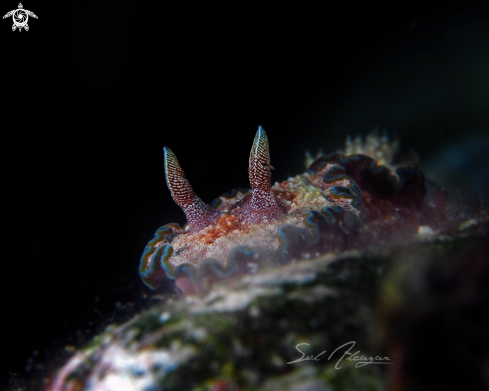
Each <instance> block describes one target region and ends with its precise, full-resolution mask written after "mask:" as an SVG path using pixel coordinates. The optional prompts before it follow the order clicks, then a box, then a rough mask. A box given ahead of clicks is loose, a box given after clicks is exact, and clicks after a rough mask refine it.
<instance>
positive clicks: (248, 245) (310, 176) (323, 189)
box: [139, 126, 445, 294]
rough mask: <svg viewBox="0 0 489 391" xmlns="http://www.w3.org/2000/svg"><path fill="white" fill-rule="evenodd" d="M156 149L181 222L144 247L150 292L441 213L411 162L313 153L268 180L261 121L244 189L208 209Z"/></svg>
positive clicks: (332, 247)
mask: <svg viewBox="0 0 489 391" xmlns="http://www.w3.org/2000/svg"><path fill="white" fill-rule="evenodd" d="M164 155H165V158H164V162H165V164H164V165H165V174H166V181H167V185H168V188H169V189H170V192H171V195H172V197H173V199H174V201H175V202H176V203H177V204H178V205H179V206H180V207H181V208H182V210H183V211H184V213H185V216H186V218H187V221H188V229H186V230H184V229H183V228H181V227H180V226H179V225H178V224H175V223H171V224H167V225H164V226H162V227H160V228H159V229H158V230H157V231H156V233H155V236H154V238H153V239H152V240H151V241H150V242H149V243H148V244H147V246H146V248H145V250H144V253H143V255H142V257H141V260H140V266H139V272H140V276H141V279H142V281H143V282H144V283H145V284H146V285H147V286H148V287H150V288H151V289H157V288H158V287H159V286H160V284H161V283H162V281H163V280H164V279H170V280H174V281H175V283H176V284H177V286H178V287H179V288H180V289H181V290H183V291H184V292H185V293H187V294H195V293H200V292H203V291H205V290H207V289H209V288H210V287H211V286H212V285H213V284H214V283H216V282H217V281H219V280H221V279H223V278H232V277H235V276H239V275H242V274H244V273H256V272H257V271H258V270H259V269H260V268H263V267H270V266H274V265H280V264H283V263H286V262H291V261H298V260H301V259H307V258H311V257H317V256H320V255H322V254H324V253H327V252H330V251H343V250H345V249H349V248H359V247H361V246H366V245H369V244H371V243H375V242H379V241H382V240H386V239H388V238H389V237H392V235H394V234H405V233H408V232H414V233H415V232H416V231H417V229H418V226H420V225H427V224H437V223H438V222H439V221H440V220H441V218H442V216H443V215H444V209H445V198H444V194H442V192H441V191H439V190H438V189H435V190H434V191H432V192H430V193H428V191H427V185H426V181H425V179H424V175H423V173H422V172H421V171H420V170H419V169H417V168H416V167H414V166H409V167H402V168H397V169H396V170H395V171H393V170H392V169H390V168H388V167H386V166H383V165H379V164H378V163H377V161H376V160H375V159H374V158H372V157H369V156H366V155H362V154H352V155H349V156H345V155H343V154H338V153H337V154H332V155H328V156H322V157H319V158H318V159H316V160H315V161H314V162H313V163H312V164H311V166H310V167H309V170H308V171H307V172H305V173H303V174H301V175H297V176H296V177H294V178H289V179H288V180H286V181H283V182H281V183H275V184H274V185H273V186H272V184H271V170H272V167H271V165H270V151H269V143H268V137H267V135H266V133H265V131H264V129H263V128H262V127H261V126H260V127H259V128H258V131H257V132H256V135H255V138H254V140H253V146H252V149H251V153H250V158H249V179H250V185H251V190H249V191H248V190H235V191H234V192H232V193H230V194H225V195H223V196H221V197H219V198H218V199H217V200H216V202H215V203H214V204H213V206H210V205H206V204H205V203H204V202H203V201H202V200H201V199H200V198H199V197H198V196H197V195H196V193H195V192H194V190H193V189H192V187H191V185H190V183H189V182H188V180H187V179H186V178H185V175H184V173H183V170H182V169H181V167H180V164H179V162H178V160H177V158H176V156H175V154H174V153H173V152H172V151H171V150H170V149H169V148H167V147H165V148H164Z"/></svg>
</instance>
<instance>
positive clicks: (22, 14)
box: [3, 3, 38, 31]
mask: <svg viewBox="0 0 489 391" xmlns="http://www.w3.org/2000/svg"><path fill="white" fill-rule="evenodd" d="M9 16H11V17H12V20H13V21H14V24H13V25H12V31H15V30H16V29H19V31H22V28H24V29H25V31H29V25H28V24H27V21H28V20H29V16H32V17H33V18H36V19H38V17H37V15H36V14H35V13H34V12H32V11H29V10H26V9H24V7H23V6H22V3H19V8H17V9H16V10H12V11H10V12H7V13H6V14H5V15H4V16H3V19H5V18H8V17H9Z"/></svg>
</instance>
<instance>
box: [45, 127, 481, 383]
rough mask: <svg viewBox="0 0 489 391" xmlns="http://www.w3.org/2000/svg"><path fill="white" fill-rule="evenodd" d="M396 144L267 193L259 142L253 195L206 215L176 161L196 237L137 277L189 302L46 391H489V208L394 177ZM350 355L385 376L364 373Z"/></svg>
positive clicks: (158, 256) (72, 366) (113, 334)
mask: <svg viewBox="0 0 489 391" xmlns="http://www.w3.org/2000/svg"><path fill="white" fill-rule="evenodd" d="M396 145H397V144H396V143H395V142H393V141H389V140H388V139H387V138H385V137H377V136H369V137H368V138H367V139H366V141H360V140H358V139H357V140H354V141H351V140H349V141H347V144H346V146H345V151H346V152H345V153H335V154H332V155H326V156H319V157H317V158H316V159H311V158H310V157H309V163H308V167H309V169H308V171H307V172H306V173H304V174H302V175H299V176H297V177H295V178H290V179H288V180H287V181H284V182H281V183H276V184H275V185H273V186H271V184H270V185H267V183H268V182H267V181H269V179H270V171H269V170H270V168H271V167H270V160H269V155H268V141H267V140H266V135H265V133H264V131H263V130H262V129H259V131H258V133H257V136H256V137H255V143H254V144H253V149H252V153H251V156H250V182H251V187H252V189H251V191H246V190H237V191H235V192H233V193H230V194H226V195H224V196H221V197H220V198H219V199H218V200H217V201H216V202H214V203H213V205H212V206H209V205H205V204H204V203H203V202H202V201H201V200H200V199H199V198H198V197H197V196H196V195H195V193H194V192H193V189H192V188H191V187H190V185H189V184H188V182H187V181H186V179H185V177H184V175H183V171H182V170H181V168H180V166H179V164H178V161H177V160H176V157H175V155H174V154H173V153H172V152H171V151H170V150H169V149H166V150H165V169H166V174H167V181H168V186H169V188H170V191H171V192H172V195H173V197H174V199H175V201H176V202H177V203H178V204H179V205H180V206H181V207H182V209H183V210H184V212H185V214H186V216H187V220H188V223H189V224H188V227H187V228H186V229H183V228H181V227H180V226H178V225H176V224H168V225H166V226H163V227H161V228H160V229H158V231H157V233H156V235H155V238H154V239H153V240H152V241H150V242H149V243H148V246H147V247H146V249H145V252H144V254H143V257H142V258H141V267H140V272H141V277H142V279H143V281H144V282H145V283H146V284H147V285H148V286H150V287H151V288H153V289H156V288H158V285H159V284H160V283H162V282H163V281H164V279H167V280H169V281H171V280H172V279H173V280H175V282H176V286H177V287H179V289H180V290H182V291H183V294H180V295H179V296H177V297H173V296H169V295H168V296H161V295H156V296H155V297H159V300H160V301H159V302H158V303H157V304H155V305H153V306H151V307H150V308H149V309H148V310H146V311H144V312H142V313H141V314H139V315H136V316H135V317H134V318H133V319H131V320H130V321H128V322H126V323H125V324H122V325H111V326H109V327H108V328H107V329H106V330H105V332H104V333H102V334H100V335H99V336H97V337H95V338H94V339H93V341H92V342H91V343H90V344H89V345H87V346H85V347H84V348H83V349H80V350H78V351H76V352H74V354H73V356H72V357H71V358H70V359H69V360H68V361H67V362H66V364H65V365H64V366H63V367H62V368H60V369H59V370H58V371H57V373H55V374H53V375H52V376H51V377H50V378H49V379H48V383H49V384H48V386H47V390H48V391H82V390H85V391H160V390H161V391H163V390H209V391H232V390H233V391H234V390H259V391H260V390H263V391H265V390H280V391H299V390H300V391H303V390H324V391H326V390H340V391H341V390H345V391H346V390H376V391H384V390H387V389H392V390H398V391H411V390H416V391H420V390H433V389H449V388H450V386H452V385H455V386H457V387H458V388H459V389H487V387H489V382H488V380H487V377H485V376H484V373H487V362H489V361H488V360H489V356H488V354H487V352H489V349H486V347H487V346H489V340H488V338H487V333H486V332H485V331H486V330H487V329H488V327H489V317H488V316H487V311H486V309H487V306H489V290H488V287H489V266H488V265H489V264H488V263H487V251H488V242H487V240H486V236H487V233H488V230H489V223H488V222H489V213H488V211H487V208H486V204H485V202H483V200H482V199H481V198H479V200H480V201H481V202H479V203H476V204H473V205H471V202H469V201H467V200H465V201H464V202H460V203H459V205H458V206H457V207H456V208H454V207H447V206H446V195H445V193H444V192H443V191H442V190H440V189H439V188H438V187H436V186H434V185H432V184H431V183H430V182H429V181H427V180H426V179H425V178H424V176H423V174H422V172H421V171H420V170H419V169H417V168H416V167H414V166H399V167H395V166H394V165H393V164H392V156H393V155H394V151H395V149H396ZM366 154H368V155H370V156H367V155H366ZM380 163H382V164H380ZM255 190H257V191H256V195H255ZM486 198H487V197H486ZM221 279H225V281H220V280H221ZM351 342H354V343H355V346H354V347H353V348H352V350H351V351H350V353H351V354H349V353H345V352H346V350H341V349H344V347H345V344H348V343H351ZM298 344H304V345H300V348H301V352H304V357H306V360H303V361H298V362H294V361H296V360H298V359H300V358H301V356H302V354H301V353H300V352H299V351H298V349H297V345H298ZM341 347H343V348H341ZM338 348H340V350H339V351H336V349H338ZM323 351H325V353H324V354H321V353H322V352H323ZM335 351H336V353H333V352H335ZM356 351H359V354H358V355H357V356H360V355H361V356H364V357H366V358H365V359H364V361H369V358H370V357H375V358H377V357H381V358H385V357H387V358H388V361H389V365H363V366H362V365H360V366H359V365H358V358H357V359H355V358H354V357H355V356H354V355H353V353H354V352H356Z"/></svg>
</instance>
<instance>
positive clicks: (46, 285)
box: [0, 0, 489, 384]
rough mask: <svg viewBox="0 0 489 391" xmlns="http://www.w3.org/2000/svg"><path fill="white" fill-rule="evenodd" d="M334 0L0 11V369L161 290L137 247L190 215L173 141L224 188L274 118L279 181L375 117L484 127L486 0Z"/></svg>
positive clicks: (416, 140)
mask: <svg viewBox="0 0 489 391" xmlns="http://www.w3.org/2000/svg"><path fill="white" fill-rule="evenodd" d="M336 3H338V2H328V3H324V4H319V3H318V4H317V5H314V6H313V5H309V6H300V7H299V6H298V5H297V4H294V5H293V6H291V7H287V6H285V5H284V4H282V5H277V7H275V8H269V7H262V8H259V7H254V8H251V7H250V6H249V5H248V4H247V3H244V2H242V3H239V4H234V3H233V4H231V3H229V4H228V5H226V6H222V5H220V6H213V5H208V4H206V3H200V5H198V6H196V5H195V4H193V3H192V4H191V3H185V4H183V3H182V4H181V5H179V6H178V7H177V6H175V5H169V3H163V2H162V3H159V2H149V1H140V2H137V3H136V2H131V1H127V0H126V1H117V2H115V1H114V2H111V1H104V2H99V1H97V2H96V1H72V2H69V3H67V2H64V3H62V4H61V3H59V4H54V3H52V4H51V5H49V4H48V3H45V2H43V3H40V2H35V1H30V2H24V3H23V4H24V7H25V8H26V9H29V10H31V11H33V12H35V13H36V14H37V16H38V17H39V19H33V18H30V19H29V26H30V30H29V31H28V32H26V31H22V32H21V33H19V32H18V31H15V32H12V31H11V25H12V20H11V19H10V18H9V19H5V20H2V23H1V25H0V31H1V37H2V38H1V42H2V47H1V54H0V56H1V59H2V74H1V78H2V84H1V91H2V106H1V110H2V124H1V133H0V134H1V138H0V140H1V141H0V148H1V154H0V156H1V166H0V167H1V178H2V179H1V194H2V202H1V204H0V216H1V226H2V232H3V233H2V235H1V239H2V240H1V242H2V248H1V252H0V254H1V257H2V259H1V263H2V269H1V270H2V271H1V274H0V275H1V280H2V283H1V287H2V292H1V293H2V296H1V297H2V301H1V302H2V310H1V313H2V319H3V321H2V324H3V326H4V327H3V333H2V339H1V341H2V342H1V343H2V350H1V351H2V355H1V356H2V360H5V363H3V364H2V367H1V373H0V374H1V376H2V381H3V382H4V383H2V384H6V382H7V379H8V373H7V370H10V371H14V372H17V373H19V374H20V375H21V376H24V377H26V378H27V377H29V376H32V374H34V375H36V376H41V377H42V376H48V375H49V373H50V372H49V371H50V363H52V364H51V365H54V364H55V363H56V360H54V358H55V357H62V356H63V355H66V354H67V353H66V352H65V351H64V346H65V345H80V344H83V342H84V341H86V339H87V338H89V337H90V335H92V333H93V332H94V331H96V330H97V329H100V328H101V327H103V326H104V325H106V324H107V319H114V320H118V321H123V320H124V319H125V318H127V317H128V316H130V315H131V313H132V311H133V310H134V311H137V310H138V309H139V308H141V306H144V305H145V304H144V303H146V302H148V299H147V298H146V296H145V293H146V294H148V293H151V292H150V291H149V290H148V289H147V288H145V287H144V286H143V284H142V283H141V281H140V279H139V275H138V271H137V268H138V264H139V257H140V255H141V253H142V251H143V249H144V246H145V244H146V242H147V241H148V240H150V239H151V238H152V236H153V233H154V231H155V230H156V229H157V228H158V227H159V226H161V225H163V224H166V223H168V222H172V221H176V222H179V223H183V222H184V215H183V213H182V212H181V211H180V210H179V209H178V207H177V206H176V205H175V204H174V203H173V202H172V200H171V197H170V193H169V191H168V189H167V188H166V183H165V177H164V170H163V153H162V147H163V146H165V145H167V146H169V147H170V148H172V150H173V151H174V152H175V154H176V155H177V157H178V159H179V161H180V163H181V165H182V167H183V169H184V170H185V173H186V176H187V178H188V179H189V180H190V182H191V184H192V186H193V187H194V189H195V191H196V192H197V194H199V196H200V197H201V198H202V199H203V200H204V201H206V202H210V201H211V200H212V199H213V198H215V197H217V196H219V195H220V194H221V193H223V192H225V191H227V190H230V189H231V188H233V187H236V186H245V187H246V186H248V178H247V164H248V155H249V151H250V148H251V144H252V140H253V137H254V134H255V132H256V129H257V127H258V125H260V124H261V125H263V126H264V128H265V130H266V131H267V133H268V137H269V141H270V148H271V157H272V165H273V166H274V167H275V171H274V173H273V180H274V181H281V180H285V179H287V177H288V176H292V175H296V174H299V173H301V172H303V171H304V165H303V160H304V152H305V150H306V148H310V149H311V150H312V151H313V152H316V151H317V149H318V148H320V147H321V148H323V149H324V150H325V151H327V152H332V151H334V150H336V149H337V148H339V147H341V145H342V143H343V140H344V139H345V137H346V135H348V134H356V133H364V134H365V133H367V132H368V131H370V130H371V129H372V128H373V127H374V126H377V125H378V126H380V127H381V128H387V129H389V130H391V131H394V132H396V133H397V134H399V136H400V137H401V140H402V142H403V146H404V147H405V150H404V152H405V153H407V152H406V151H407V150H408V149H409V147H412V148H414V149H415V150H416V151H417V153H418V154H419V155H420V157H421V161H422V162H425V163H426V162H429V159H430V158H432V157H433V156H434V155H436V152H437V151H439V150H442V149H443V148H444V147H446V146H449V145H452V144H456V143H457V142H458V140H460V139H461V137H466V138H467V137H468V138H470V137H472V138H478V139H481V140H484V134H486V133H487V129H488V125H489V114H488V113H489V111H488V110H487V109H486V107H487V100H486V98H489V78H488V77H487V69H488V68H487V66H485V65H487V64H488V63H489V34H488V32H489V29H488V28H487V27H486V26H487V24H488V23H487V22H488V21H489V18H488V16H487V15H488V14H487V11H488V8H487V7H486V6H485V5H483V3H476V2H464V4H462V2H454V1H451V2H450V1H443V2H442V1H439V2H433V3H428V2H423V3H416V2H405V3H403V4H402V5H398V4H397V3H395V2H390V3H389V4H390V5H389V6H386V4H385V3H372V2H362V3H361V4H362V5H358V4H356V3H351V2H348V3H347V2H345V4H344V5H338V4H336ZM325 4H326V5H325ZM2 7H3V9H2V10H0V12H2V13H6V12H8V11H9V10H10V9H14V8H16V3H14V2H11V3H8V4H7V3H5V2H3V3H2ZM469 155H470V153H469ZM486 159H487V157H486ZM426 166H427V169H428V170H430V169H431V170H432V172H434V173H435V174H436V173H437V172H439V171H437V167H436V166H435V167H434V168H433V165H432V166H431V168H430V166H429V164H427V165H426ZM486 167H487V166H486ZM440 175H441V174H440ZM435 179H436V178H435ZM128 303H129V304H128ZM131 303H133V304H131ZM33 354H34V356H35V357H33V356H32V355H33ZM30 357H31V361H29V365H28V368H30V371H29V372H28V373H27V374H26V373H24V372H23V371H24V369H25V367H26V363H27V360H28V359H29V358H30ZM43 368H45V369H44V370H43Z"/></svg>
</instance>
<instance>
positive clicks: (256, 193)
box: [248, 125, 275, 209]
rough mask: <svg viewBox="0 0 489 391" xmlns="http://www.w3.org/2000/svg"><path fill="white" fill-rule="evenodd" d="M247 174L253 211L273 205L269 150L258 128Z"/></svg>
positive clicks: (266, 139)
mask: <svg viewBox="0 0 489 391" xmlns="http://www.w3.org/2000/svg"><path fill="white" fill-rule="evenodd" d="M248 174H249V177H250V184H251V188H252V189H253V194H252V197H251V204H252V206H253V208H255V209H265V208H269V207H271V206H273V205H275V200H274V197H273V195H272V167H271V166H270V150H269V148H268V137H267V134H266V133H265V130H264V129H263V128H262V127H261V125H260V126H259V127H258V130H257V132H256V135H255V139H254V140H253V146H252V147H251V152H250V161H249V168H248Z"/></svg>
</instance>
